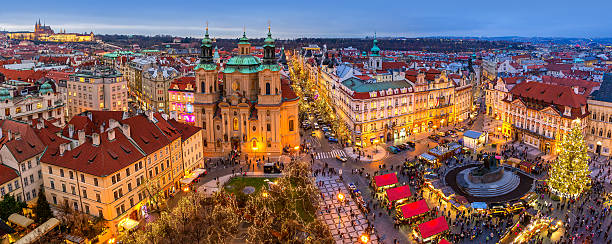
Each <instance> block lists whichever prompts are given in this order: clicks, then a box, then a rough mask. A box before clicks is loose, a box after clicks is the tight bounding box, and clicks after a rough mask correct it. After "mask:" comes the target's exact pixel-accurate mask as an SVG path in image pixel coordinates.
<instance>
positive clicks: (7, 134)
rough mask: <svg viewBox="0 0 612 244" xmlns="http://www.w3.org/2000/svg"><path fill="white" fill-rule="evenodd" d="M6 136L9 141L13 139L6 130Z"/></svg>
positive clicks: (9, 131)
mask: <svg viewBox="0 0 612 244" xmlns="http://www.w3.org/2000/svg"><path fill="white" fill-rule="evenodd" d="M6 136H8V140H9V141H10V140H12V139H13V134H11V130H6Z"/></svg>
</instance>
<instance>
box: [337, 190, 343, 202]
mask: <svg viewBox="0 0 612 244" xmlns="http://www.w3.org/2000/svg"><path fill="white" fill-rule="evenodd" d="M337 197H338V201H340V202H342V201H344V194H342V192H340V193H338V196H337Z"/></svg>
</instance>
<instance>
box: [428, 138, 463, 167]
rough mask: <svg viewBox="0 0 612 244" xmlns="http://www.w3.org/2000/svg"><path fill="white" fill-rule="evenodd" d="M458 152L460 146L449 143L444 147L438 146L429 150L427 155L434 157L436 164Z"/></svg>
mask: <svg viewBox="0 0 612 244" xmlns="http://www.w3.org/2000/svg"><path fill="white" fill-rule="evenodd" d="M460 152H461V145H459V144H457V143H455V142H451V143H447V144H444V145H438V146H437V147H434V148H432V149H430V150H429V151H428V152H427V153H428V154H431V155H433V156H435V157H436V158H437V159H438V162H441V161H444V160H446V159H448V158H450V157H452V156H453V155H455V154H458V153H460Z"/></svg>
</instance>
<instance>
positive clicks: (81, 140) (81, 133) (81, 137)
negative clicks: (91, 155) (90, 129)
mask: <svg viewBox="0 0 612 244" xmlns="http://www.w3.org/2000/svg"><path fill="white" fill-rule="evenodd" d="M77 133H78V136H79V145H77V146H80V145H83V143H85V131H83V130H79V131H78V132H77Z"/></svg>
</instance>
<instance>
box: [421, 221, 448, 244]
mask: <svg viewBox="0 0 612 244" xmlns="http://www.w3.org/2000/svg"><path fill="white" fill-rule="evenodd" d="M418 230H419V232H418V233H416V235H415V237H416V239H417V240H420V241H421V242H430V241H432V240H435V239H436V237H437V236H439V235H440V234H442V233H443V232H445V231H447V230H448V223H447V222H446V218H444V216H440V217H438V218H435V219H433V220H430V221H427V222H425V223H422V224H419V228H418ZM434 243H436V242H434Z"/></svg>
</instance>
